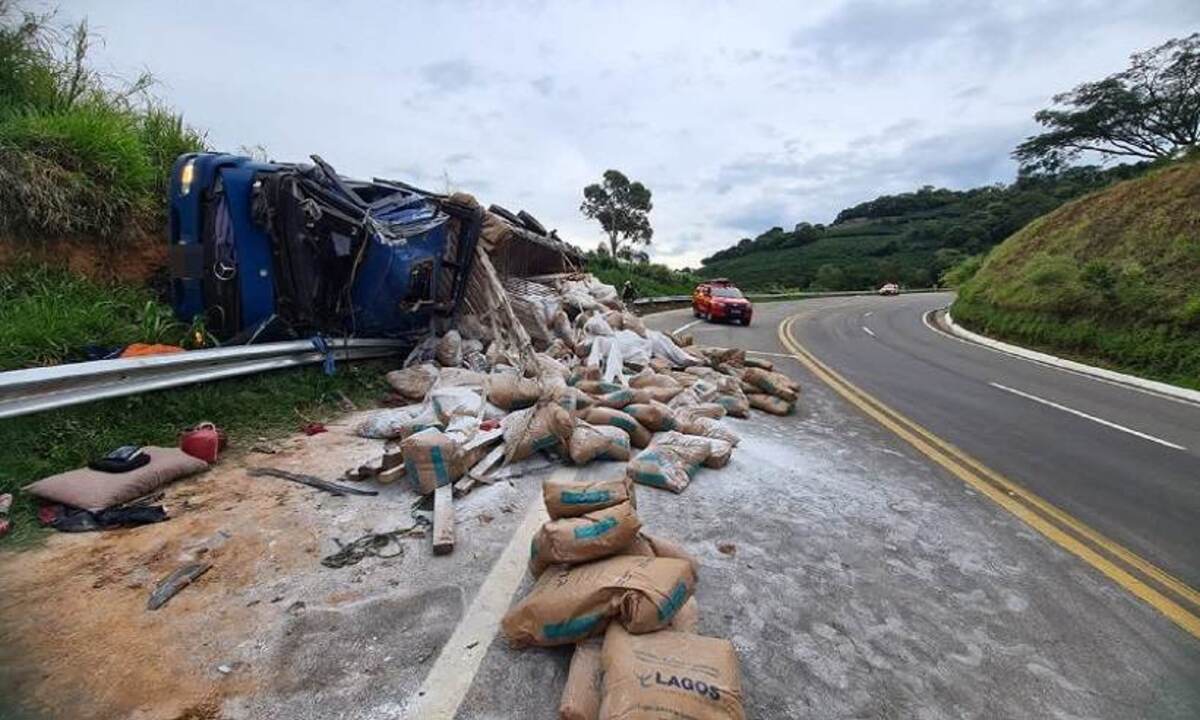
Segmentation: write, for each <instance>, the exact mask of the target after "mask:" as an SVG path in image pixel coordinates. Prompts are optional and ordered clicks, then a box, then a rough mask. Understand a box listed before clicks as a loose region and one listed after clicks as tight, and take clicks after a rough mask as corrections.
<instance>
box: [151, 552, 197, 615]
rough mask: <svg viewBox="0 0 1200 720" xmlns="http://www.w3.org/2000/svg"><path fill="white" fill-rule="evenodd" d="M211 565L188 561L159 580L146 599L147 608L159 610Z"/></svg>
mask: <svg viewBox="0 0 1200 720" xmlns="http://www.w3.org/2000/svg"><path fill="white" fill-rule="evenodd" d="M211 567H212V564H211V563H188V564H187V565H184V566H182V567H179V568H176V570H175V572H173V573H171V574H170V575H168V576H166V577H165V578H163V579H162V580H159V581H158V585H156V586H155V587H154V592H152V593H150V598H149V599H148V600H147V601H146V609H147V610H157V609H159V608H160V607H162V606H163V605H166V604H167V601H168V600H170V599H171V598H173V597H175V594H176V593H178V592H179V591H180V590H182V589H184V588H185V587H187V586H188V585H191V584H192V583H193V582H195V581H196V578H198V577H200V576H201V575H203V574H204V573H206V572H208V570H209V568H211Z"/></svg>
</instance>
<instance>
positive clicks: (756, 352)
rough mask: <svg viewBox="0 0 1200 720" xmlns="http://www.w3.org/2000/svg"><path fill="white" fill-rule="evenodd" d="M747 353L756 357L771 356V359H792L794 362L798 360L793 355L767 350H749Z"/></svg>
mask: <svg viewBox="0 0 1200 720" xmlns="http://www.w3.org/2000/svg"><path fill="white" fill-rule="evenodd" d="M746 352H747V354H749V353H753V354H755V355H769V356H770V357H778V358H791V359H792V360H795V359H796V356H795V355H791V354H789V353H777V352H767V351H766V350H747V351H746Z"/></svg>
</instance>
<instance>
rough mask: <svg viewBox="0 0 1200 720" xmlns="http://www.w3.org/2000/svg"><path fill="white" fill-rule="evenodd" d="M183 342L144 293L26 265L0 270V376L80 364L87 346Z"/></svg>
mask: <svg viewBox="0 0 1200 720" xmlns="http://www.w3.org/2000/svg"><path fill="white" fill-rule="evenodd" d="M189 340H190V328H188V327H187V326H185V325H183V324H181V323H179V322H177V321H176V320H175V319H174V317H173V316H172V314H171V309H170V308H169V307H167V306H166V305H164V304H163V303H161V302H158V301H157V300H155V299H154V296H153V295H152V294H151V293H150V291H149V290H146V289H144V288H139V287H134V286H129V285H119V284H108V283H99V282H95V281H91V280H87V279H84V278H81V277H78V276H75V275H72V274H70V273H68V272H66V271H63V270H55V269H51V268H46V267H42V266H37V265H33V264H30V263H28V262H22V263H19V264H17V265H15V266H13V267H10V268H8V269H5V270H0V371H4V370H14V369H18V368H24V367H32V366H36V365H52V364H57V363H61V362H67V361H75V360H83V359H86V348H87V346H89V345H91V346H98V347H112V346H120V345H127V344H129V343H134V342H147V343H168V344H172V345H180V344H184V343H185V342H187V341H189Z"/></svg>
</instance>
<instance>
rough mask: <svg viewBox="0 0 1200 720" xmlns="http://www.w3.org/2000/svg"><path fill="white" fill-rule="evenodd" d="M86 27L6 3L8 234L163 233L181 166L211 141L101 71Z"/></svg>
mask: <svg viewBox="0 0 1200 720" xmlns="http://www.w3.org/2000/svg"><path fill="white" fill-rule="evenodd" d="M95 42H96V38H94V37H92V36H91V35H90V33H89V32H88V30H87V26H86V24H85V23H81V24H80V25H77V26H71V27H62V26H55V25H54V24H53V18H52V16H51V15H42V16H39V15H35V14H30V13H22V12H19V11H18V10H16V9H15V7H14V6H13V5H12V4H11V3H9V2H8V1H7V0H0V235H4V236H7V238H6V240H5V241H7V242H13V241H14V240H16V239H27V238H36V239H48V238H57V237H64V236H76V237H83V238H88V239H94V240H97V241H114V240H125V239H128V238H130V237H137V236H140V235H144V234H153V233H154V232H155V231H156V229H157V227H159V226H161V224H162V223H163V221H164V219H165V201H166V180H167V178H168V176H169V169H170V167H171V164H172V163H173V162H174V161H175V159H176V158H177V157H178V156H179V155H180V154H181V153H184V152H192V151H196V150H200V149H203V147H204V137H203V135H202V134H201V133H199V132H197V131H196V130H193V129H192V128H189V127H188V126H186V125H185V124H184V123H183V121H182V119H181V118H180V117H179V116H178V115H176V114H174V113H172V112H171V111H170V110H168V109H166V108H164V107H162V106H160V105H157V104H155V102H154V101H153V100H152V99H151V98H150V97H149V96H148V95H147V94H146V90H147V88H149V87H150V86H151V85H152V84H153V81H152V78H151V77H150V76H149V75H143V76H141V77H139V78H137V79H136V80H134V81H133V82H131V83H124V84H122V83H114V82H112V81H111V79H110V78H108V77H106V76H105V75H103V74H101V73H99V72H97V71H95V70H93V69H91V67H90V66H89V64H88V58H87V52H86V50H87V48H88V47H89V46H92V45H94V43H95Z"/></svg>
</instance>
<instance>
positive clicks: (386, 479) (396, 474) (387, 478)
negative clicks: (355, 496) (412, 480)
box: [375, 463, 404, 484]
mask: <svg viewBox="0 0 1200 720" xmlns="http://www.w3.org/2000/svg"><path fill="white" fill-rule="evenodd" d="M402 477H404V463H400V464H399V465H397V466H395V467H390V468H388V469H387V470H384V471H382V472H381V473H379V474H378V475H376V476H375V480H376V481H378V482H381V483H385V484H386V483H390V482H395V481H397V480H399V479H400V478H402Z"/></svg>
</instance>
